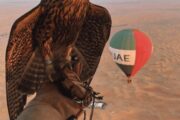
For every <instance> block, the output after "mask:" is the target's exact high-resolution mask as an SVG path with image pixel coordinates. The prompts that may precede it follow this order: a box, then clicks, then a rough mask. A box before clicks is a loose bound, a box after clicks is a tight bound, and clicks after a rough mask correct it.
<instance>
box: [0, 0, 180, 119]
mask: <svg viewBox="0 0 180 120" xmlns="http://www.w3.org/2000/svg"><path fill="white" fill-rule="evenodd" d="M2 1H3V0H1V1H0V3H3V4H5V3H4V2H2ZM13 1H14V2H13V3H12V2H11V3H6V6H3V4H0V42H1V45H0V52H1V54H0V58H1V59H0V120H8V117H7V109H6V96H5V79H4V77H5V75H4V72H5V71H4V54H5V48H6V44H7V40H8V36H9V31H10V28H11V25H12V23H13V22H14V20H15V19H16V18H18V17H19V16H21V15H22V14H23V13H25V11H28V10H29V9H30V8H32V7H33V6H34V5H35V4H37V3H38V1H37V0H35V1H33V3H31V2H30V0H27V2H22V1H19V2H17V1H16V0H13ZM93 1H95V2H97V3H99V4H102V5H103V6H106V7H107V8H108V9H109V11H110V13H111V15H112V19H113V28H112V32H111V36H112V35H113V34H114V33H115V32H117V31H119V30H121V29H125V28H138V29H140V30H142V31H144V32H146V33H147V34H148V35H149V36H150V38H151V39H152V41H153V44H154V54H153V55H152V57H151V59H150V60H149V62H148V64H146V66H145V67H144V68H143V69H142V70H141V71H140V72H139V73H138V74H137V75H136V76H135V77H134V79H133V83H132V84H127V82H126V77H125V75H124V74H123V73H122V72H121V70H120V69H119V68H118V67H117V66H116V65H115V64H114V63H113V61H112V59H111V55H110V53H109V51H108V48H107V47H108V45H107V46H106V48H105V50H104V53H103V56H102V59H101V63H100V65H99V68H98V71H97V73H96V75H95V77H94V81H93V82H92V85H93V86H94V88H95V89H96V90H97V91H100V92H101V93H102V94H103V95H104V96H105V102H106V103H107V106H106V108H105V109H104V110H100V109H97V110H96V111H95V116H94V120H179V119H180V93H179V91H180V81H179V78H180V68H179V67H180V44H179V42H180V40H179V39H180V34H179V32H180V22H179V21H180V14H179V12H180V8H179V6H180V2H179V1H178V0H151V1H150V0H149V2H148V1H147V2H144V1H143V0H136V1H135V0H131V1H128V2H124V1H125V0H124V1H123V0H122V1H118V0H111V1H109V0H104V1H103V0H102V1H97V0H93ZM19 3H21V4H19Z"/></svg>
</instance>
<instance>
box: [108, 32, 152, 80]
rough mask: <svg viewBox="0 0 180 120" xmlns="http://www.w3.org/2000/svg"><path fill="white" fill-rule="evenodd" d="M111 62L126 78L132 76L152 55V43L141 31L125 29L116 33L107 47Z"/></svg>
mask: <svg viewBox="0 0 180 120" xmlns="http://www.w3.org/2000/svg"><path fill="white" fill-rule="evenodd" d="M109 49H110V52H111V53H112V56H113V60H114V61H115V63H116V64H117V65H118V66H119V67H120V68H121V69H122V71H123V72H124V73H125V74H126V75H127V76H128V77H132V76H134V75H135V74H136V73H137V72H138V71H139V70H140V69H141V68H142V67H143V66H144V64H145V63H146V62H147V60H148V59H149V58H150V56H151V54H152V50H153V47H152V42H151V40H150V39H149V38H148V37H147V36H146V35H145V34H144V33H143V32H141V31H139V30H136V29H127V30H122V31H120V32H117V33H116V34H115V35H114V36H113V37H112V39H111V41H110V45H109Z"/></svg>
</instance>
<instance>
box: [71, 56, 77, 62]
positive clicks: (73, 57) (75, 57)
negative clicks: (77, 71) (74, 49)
mask: <svg viewBox="0 0 180 120" xmlns="http://www.w3.org/2000/svg"><path fill="white" fill-rule="evenodd" d="M71 59H72V60H73V61H78V60H79V58H78V56H72V58H71Z"/></svg>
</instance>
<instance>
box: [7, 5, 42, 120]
mask: <svg viewBox="0 0 180 120" xmlns="http://www.w3.org/2000/svg"><path fill="white" fill-rule="evenodd" d="M40 13H41V11H40V7H39V6H37V7H35V8H34V9H32V10H31V11H29V12H28V13H26V14H25V15H23V16H22V17H20V18H19V19H18V20H16V22H15V23H14V24H13V27H12V29H11V33H10V38H9V42H8V46H7V50H6V93H7V105H8V111H9V116H10V120H14V119H16V117H17V116H18V115H19V114H20V113H21V111H22V110H23V107H24V105H25V103H26V97H27V96H26V95H22V94H20V93H19V92H18V91H17V87H18V83H19V82H20V80H21V77H22V74H23V72H24V69H25V67H26V65H27V63H28V61H29V59H30V57H31V56H32V54H33V41H32V30H33V28H34V25H35V22H36V21H37V19H38V16H39V15H40Z"/></svg>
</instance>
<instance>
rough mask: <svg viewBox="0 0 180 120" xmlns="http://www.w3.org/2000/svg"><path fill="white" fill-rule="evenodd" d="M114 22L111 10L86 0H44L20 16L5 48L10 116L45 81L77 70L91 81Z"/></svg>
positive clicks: (14, 116) (11, 118)
mask: <svg viewBox="0 0 180 120" xmlns="http://www.w3.org/2000/svg"><path fill="white" fill-rule="evenodd" d="M110 28H111V18H110V15H109V13H108V11H107V10H106V9H105V8H103V7H100V6H97V5H94V4H92V3H90V2H89V1H86V0H64V1H62V0H41V3H40V4H39V5H38V6H36V7H35V8H34V9H32V10H31V11H29V12H28V13H26V14H25V15H23V16H22V17H20V18H19V19H17V20H16V22H15V23H14V24H13V27H12V29H11V33H10V38H9V42H8V46H7V52H6V92H7V104H8V111H9V116H10V120H14V119H16V118H17V116H18V115H19V114H20V113H21V112H22V110H23V108H24V105H25V104H26V98H27V95H29V94H32V93H34V92H37V91H38V89H40V87H41V85H42V84H43V83H45V82H50V81H51V82H54V81H53V80H54V79H61V77H63V78H68V79H71V77H72V76H73V79H74V77H77V79H78V75H79V76H80V79H79V80H81V81H83V82H89V83H90V81H91V79H92V77H93V75H94V73H95V71H96V68H97V66H98V64H99V61H100V57H101V54H102V51H103V49H104V46H105V44H106V42H107V40H108V38H109V34H110ZM71 67H72V68H71ZM74 71H75V72H74ZM58 74H60V75H58ZM69 74H70V75H69ZM76 74H77V75H76ZM57 76H58V78H57ZM76 83H78V82H76ZM78 84H79V83H78Z"/></svg>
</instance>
